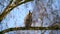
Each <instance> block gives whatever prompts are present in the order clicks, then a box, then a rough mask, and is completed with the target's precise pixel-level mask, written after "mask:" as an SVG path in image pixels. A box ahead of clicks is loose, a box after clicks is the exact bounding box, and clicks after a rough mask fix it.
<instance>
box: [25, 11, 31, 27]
mask: <svg viewBox="0 0 60 34" xmlns="http://www.w3.org/2000/svg"><path fill="white" fill-rule="evenodd" d="M31 24H32V13H31V12H30V11H29V13H28V14H27V16H26V18H25V27H27V28H28V27H31Z"/></svg>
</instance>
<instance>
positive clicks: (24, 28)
mask: <svg viewBox="0 0 60 34" xmlns="http://www.w3.org/2000/svg"><path fill="white" fill-rule="evenodd" d="M58 29H60V28H59V27H56V26H52V27H29V28H28V29H27V28H26V27H17V28H16V27H15V28H8V29H5V30H3V31H0V33H6V32H10V31H16V30H58Z"/></svg>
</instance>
